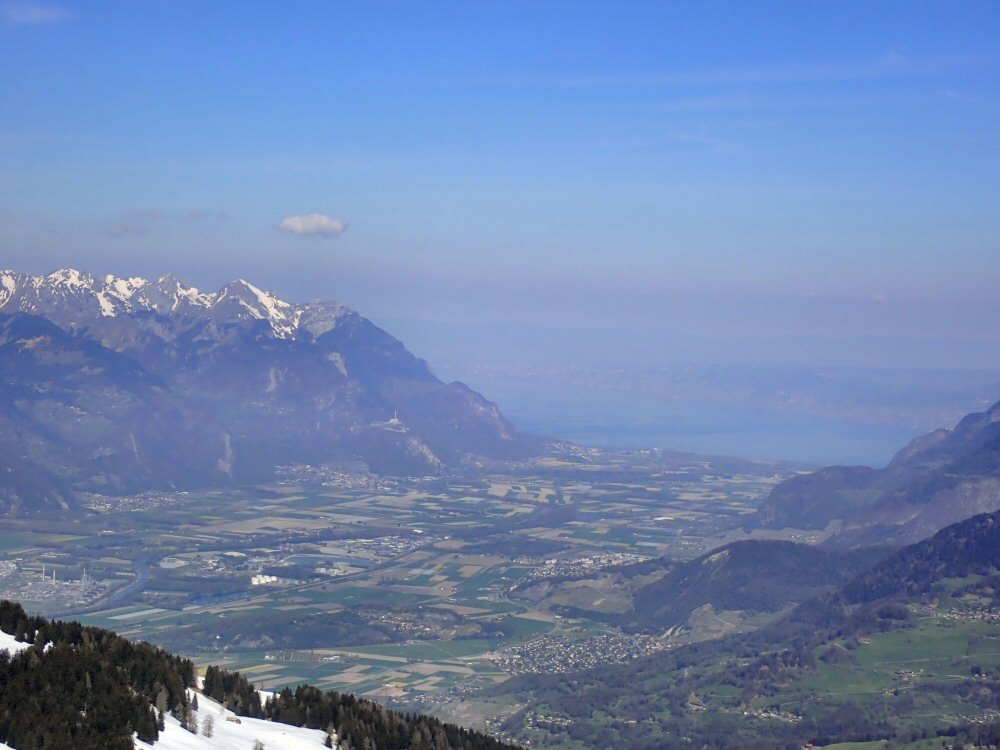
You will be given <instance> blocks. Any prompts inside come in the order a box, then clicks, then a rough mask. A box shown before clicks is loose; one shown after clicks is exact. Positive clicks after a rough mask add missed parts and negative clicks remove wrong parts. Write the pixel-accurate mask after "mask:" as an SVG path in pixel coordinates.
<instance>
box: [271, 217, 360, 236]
mask: <svg viewBox="0 0 1000 750" xmlns="http://www.w3.org/2000/svg"><path fill="white" fill-rule="evenodd" d="M278 228H279V229H284V230H285V231H286V232H291V233H292V234H298V235H301V236H303V237H336V236H337V235H338V234H341V233H342V232H343V231H344V230H345V229H347V222H346V221H344V220H343V219H335V218H333V217H332V216H327V215H326V214H306V215H304V216H286V217H285V218H284V219H282V220H281V223H280V224H279V225H278Z"/></svg>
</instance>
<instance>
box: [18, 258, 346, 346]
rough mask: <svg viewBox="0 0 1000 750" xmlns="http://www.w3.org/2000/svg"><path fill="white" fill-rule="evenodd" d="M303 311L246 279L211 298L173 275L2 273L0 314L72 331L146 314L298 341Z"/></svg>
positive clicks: (337, 312)
mask: <svg viewBox="0 0 1000 750" xmlns="http://www.w3.org/2000/svg"><path fill="white" fill-rule="evenodd" d="M304 309H305V307H304V306H300V305H293V304H291V303H289V302H286V301H285V300H282V299H281V298H279V297H278V296H277V295H275V294H274V293H273V292H266V291H263V290H262V289H260V288H259V287H257V286H255V285H253V284H251V283H250V282H249V281H245V280H243V279H239V280H237V281H234V282H232V283H229V284H226V285H225V286H223V287H222V288H221V289H220V290H219V291H218V292H216V293H214V294H213V293H205V292H202V291H200V290H198V289H197V288H195V287H193V286H189V285H187V284H184V283H183V282H181V281H179V280H178V279H177V278H176V277H175V276H173V275H172V274H167V275H165V276H162V277H160V278H159V279H157V280H156V281H155V282H150V281H148V280H147V279H144V278H141V277H118V276H114V275H112V274H108V275H106V276H104V277H103V278H100V279H98V278H96V277H94V276H93V275H91V274H88V273H84V272H81V271H78V270H76V269H73V268H64V269H60V270H58V271H54V272H52V273H50V274H46V275H44V276H28V275H26V274H19V273H17V272H14V271H0V313H12V312H27V313H33V314H37V315H45V316H47V317H49V318H51V319H52V320H54V321H56V322H58V323H59V324H60V325H64V326H69V327H72V328H76V327H79V326H84V325H90V324H93V323H94V322H95V321H98V320H100V319H101V318H114V317H117V316H118V315H121V314H123V313H124V314H130V313H136V312H144V311H145V312H154V313H157V314H159V315H164V316H171V315H175V314H178V315H188V316H193V317H202V318H210V319H212V320H214V321H215V322H219V323H224V322H234V321H240V320H244V321H246V320H253V321H256V320H265V321H267V322H268V323H269V324H270V328H271V331H272V333H273V335H274V336H275V337H277V338H294V337H295V336H296V334H297V333H298V331H299V325H300V322H301V320H302V315H303V311H304ZM349 312H350V311H349V310H347V308H344V307H342V306H340V305H332V306H331V307H329V308H328V309H327V315H328V316H330V315H333V317H339V316H342V315H344V314H347V313H349Z"/></svg>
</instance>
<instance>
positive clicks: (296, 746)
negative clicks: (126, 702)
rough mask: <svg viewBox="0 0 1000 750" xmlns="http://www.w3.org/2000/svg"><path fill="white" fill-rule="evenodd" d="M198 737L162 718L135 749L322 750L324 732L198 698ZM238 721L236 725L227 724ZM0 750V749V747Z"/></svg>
mask: <svg viewBox="0 0 1000 750" xmlns="http://www.w3.org/2000/svg"><path fill="white" fill-rule="evenodd" d="M194 713H195V715H196V716H197V717H198V726H199V732H198V734H191V732H189V731H188V730H186V729H184V728H183V727H182V726H181V725H180V722H178V721H177V719H175V718H174V717H173V716H169V715H168V716H166V717H165V723H166V727H165V729H164V731H162V732H160V739H158V740H157V741H156V744H155V745H149V744H147V743H145V742H140V741H139V740H136V742H135V746H136V749H137V750H139V748H141V749H142V750H252V748H253V746H254V740H260V741H261V742H262V743H264V748H265V750H312V748H316V749H317V750H320V748H323V741H324V740H325V739H326V733H325V732H321V731H320V730H318V729H304V728H301V727H293V726H290V725H288V724H278V723H275V722H273V721H264V720H263V719H248V718H247V717H245V716H240V717H237V716H236V714H234V713H233V712H232V711H227V710H225V709H224V708H223V707H222V706H221V705H220V704H218V703H216V702H215V701H213V700H212V699H211V698H208V697H206V696H204V695H199V696H198V710H197V711H195V712H194ZM208 717H212V721H213V725H214V726H213V732H212V736H211V737H205V736H204V735H203V734H202V733H201V729H200V728H201V727H202V726H203V724H204V722H205V719H206V718H208ZM236 718H239V721H240V723H239V724H237V723H236V722H235V721H229V719H236ZM0 750H2V748H0Z"/></svg>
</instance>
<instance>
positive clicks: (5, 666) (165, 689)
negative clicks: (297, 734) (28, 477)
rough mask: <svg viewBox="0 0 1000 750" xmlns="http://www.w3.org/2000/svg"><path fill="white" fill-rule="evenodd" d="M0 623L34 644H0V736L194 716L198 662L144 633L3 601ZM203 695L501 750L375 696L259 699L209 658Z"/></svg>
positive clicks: (278, 714) (341, 729) (415, 745)
mask: <svg viewBox="0 0 1000 750" xmlns="http://www.w3.org/2000/svg"><path fill="white" fill-rule="evenodd" d="M0 630H2V631H4V632H5V633H10V634H13V635H14V636H15V637H16V639H17V640H18V641H21V642H23V643H28V644H31V646H30V647H29V648H27V649H25V650H23V651H21V652H20V653H18V654H15V655H11V654H10V653H9V652H8V651H6V650H3V651H0V742H4V743H6V744H8V745H10V746H11V747H14V748H16V749H17V750H52V749H53V748H58V749H59V750H63V749H65V748H73V749H74V750H133V745H134V743H133V736H137V737H138V738H139V739H141V740H143V741H145V742H149V743H155V742H156V740H157V739H158V738H159V735H160V732H161V731H162V730H163V727H164V718H165V715H166V714H167V713H170V714H172V715H173V716H174V717H175V718H177V719H178V720H179V721H180V723H181V725H182V726H185V727H187V728H188V729H189V730H190V731H193V732H198V731H199V729H200V731H201V733H202V734H203V735H206V736H211V733H212V727H211V725H209V726H208V727H207V729H206V727H205V726H204V723H203V725H202V726H201V727H199V726H198V724H197V723H196V722H197V720H196V713H195V712H196V710H197V694H196V693H195V692H194V690H193V688H194V687H195V671H194V665H193V664H192V663H191V661H189V660H187V659H181V658H179V657H176V656H172V655H171V654H169V653H167V652H166V651H164V650H163V649H160V648H157V647H156V646H152V645H150V644H148V643H133V642H131V641H129V640H127V639H125V638H122V637H121V636H118V635H116V634H115V633H113V632H111V631H109V630H104V629H101V628H95V627H89V626H84V625H81V624H79V623H76V622H60V621H50V620H46V619H45V618H42V617H37V616H29V615H28V614H27V613H25V611H24V609H23V608H22V607H21V605H20V604H17V603H14V602H9V601H0ZM202 691H203V693H204V694H205V695H207V696H209V697H211V698H213V699H215V700H217V701H219V702H220V703H222V704H223V705H225V706H226V707H227V708H229V709H230V710H232V711H233V712H234V713H236V714H239V715H241V716H248V717H253V718H261V719H268V720H271V721H276V722H281V723H285V724H292V725H295V726H303V727H310V728H314V729H322V730H326V731H327V746H329V747H332V746H333V745H334V738H336V742H337V744H339V746H340V747H341V748H342V749H343V750H373V749H374V748H400V750H504V748H509V747H511V746H509V745H505V744H503V743H501V742H499V741H497V740H495V739H493V738H491V737H488V736H486V735H483V734H480V733H478V732H471V731H469V730H466V729H461V728H459V727H457V726H454V725H451V724H444V723H442V722H440V721H438V720H437V719H432V718H429V717H426V716H411V715H408V714H406V715H404V714H400V713H397V712H394V711H389V710H388V709H386V708H384V707H383V706H381V705H379V704H377V703H375V702H373V701H369V700H364V699H361V698H356V697H355V696H352V695H346V694H341V693H336V692H328V693H324V692H322V691H321V690H318V689H317V688H314V687H310V686H301V687H299V688H298V689H296V690H295V691H294V692H293V691H292V690H289V689H285V690H283V691H282V692H281V693H279V694H278V695H275V696H273V697H271V698H270V699H268V701H267V702H266V703H263V704H262V703H261V699H260V694H259V693H258V692H257V691H256V690H255V689H254V687H253V685H252V684H251V683H250V682H249V681H248V680H247V679H246V678H245V677H243V676H242V675H240V674H239V673H238V672H228V671H226V670H224V669H219V668H218V667H209V668H208V670H207V672H206V674H205V679H204V683H203V688H202Z"/></svg>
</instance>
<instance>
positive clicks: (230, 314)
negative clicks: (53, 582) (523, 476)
mask: <svg viewBox="0 0 1000 750" xmlns="http://www.w3.org/2000/svg"><path fill="white" fill-rule="evenodd" d="M0 373H2V374H3V380H2V382H0V404H2V405H3V407H4V408H3V411H2V413H0V429H2V430H3V434H4V435H6V436H7V440H6V442H5V452H4V454H3V461H4V466H0V470H3V471H0V510H7V511H10V510H18V511H20V510H32V509H34V508H36V507H37V508H42V507H52V508H55V507H61V505H72V503H73V502H74V500H73V496H74V495H73V493H74V491H79V490H87V489H98V490H101V491H108V492H125V491H135V490H139V489H148V488H170V487H176V488H180V487H197V486H210V485H214V484H233V483H236V484H238V483H245V482H253V481H259V480H261V479H265V478H267V477H269V476H270V474H271V471H272V470H273V467H274V466H275V465H278V464H283V463H295V462H309V463H317V462H324V461H341V460H355V461H361V462H363V463H364V464H366V465H367V466H368V467H369V468H370V469H372V470H373V471H376V472H382V473H395V474H429V473H436V472H439V471H441V470H443V469H445V468H446V467H448V466H454V465H459V464H462V463H463V462H466V461H470V460H474V458H475V457H476V456H486V457H490V458H507V457H515V456H520V455H524V453H525V452H526V451H527V450H528V444H527V442H526V441H525V440H524V439H523V438H522V437H521V436H520V435H518V433H517V431H516V430H515V429H514V428H513V426H512V425H511V424H510V423H509V422H508V421H507V420H506V419H505V418H504V417H503V415H502V414H501V413H500V411H499V409H497V407H496V406H495V405H494V404H492V403H490V402H489V401H487V400H486V399H485V398H483V396H481V395H480V394H478V393H476V392H475V391H473V390H471V389H469V388H467V387H466V386H464V385H462V384H461V383H443V382H441V381H440V380H438V378H436V377H435V376H434V374H433V373H432V372H431V370H430V368H429V367H428V365H427V363H426V362H425V361H423V360H422V359H419V358H417V357H415V356H414V355H413V354H411V353H410V352H409V351H408V350H407V349H406V347H405V346H404V345H403V344H402V343H401V342H400V341H398V340H397V339H395V338H393V337H392V336H391V335H389V334H388V333H386V332H385V331H383V330H382V329H380V328H378V327H377V326H375V325H374V324H372V323H371V321H369V320H367V319H366V318H364V317H363V316H361V315H360V314H359V313H357V312H355V311H354V310H351V309H350V308H347V307H345V306H343V305H340V304H337V303H336V302H310V303H307V304H294V303H290V302H286V301H285V300H282V299H280V298H279V297H278V296H277V295H275V294H273V293H271V292H266V291H263V290H262V289H260V288H258V287H256V286H254V285H253V284H251V283H249V282H247V281H243V280H239V281H235V282H233V283H230V284H227V285H225V286H223V287H222V288H221V289H220V290H218V291H217V292H202V291H200V290H198V289H196V288H194V287H191V286H188V285H186V284H184V283H182V282H181V281H179V280H177V279H176V278H174V277H172V276H164V277H162V278H160V279H158V280H156V281H148V280H146V279H142V278H124V279H123V278H118V277H115V276H105V277H103V278H99V277H95V276H93V275H90V274H86V273H81V272H78V271H75V270H72V269H66V270H60V271H56V272H54V273H51V274H48V275H46V276H28V275H26V274H19V273H16V272H13V271H0ZM28 466H31V467H35V470H40V472H41V474H40V475H39V476H43V477H48V479H47V480H46V481H47V484H45V488H43V487H42V485H41V484H39V483H38V482H35V485H36V489H35V490H31V489H29V488H30V487H31V486H32V483H31V482H27V483H26V480H25V479H24V477H23V474H24V472H25V471H27V469H25V468H24V467H28ZM4 467H7V469H4ZM19 467H20V468H19ZM36 474H37V471H36ZM15 475H17V476H16V477H15Z"/></svg>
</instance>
